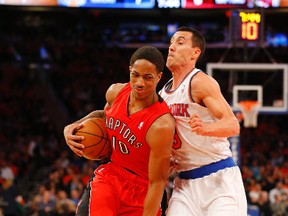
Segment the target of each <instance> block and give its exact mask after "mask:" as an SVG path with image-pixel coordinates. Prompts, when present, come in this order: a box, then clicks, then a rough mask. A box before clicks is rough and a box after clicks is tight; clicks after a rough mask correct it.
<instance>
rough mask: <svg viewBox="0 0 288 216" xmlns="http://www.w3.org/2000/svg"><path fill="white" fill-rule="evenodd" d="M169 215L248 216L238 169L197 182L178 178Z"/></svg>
mask: <svg viewBox="0 0 288 216" xmlns="http://www.w3.org/2000/svg"><path fill="white" fill-rule="evenodd" d="M167 216H247V199H246V194H245V189H244V185H243V181H242V177H241V173H240V170H239V167H237V166H234V167H229V168H225V169H222V170H219V171H217V172H216V173H212V174H210V175H207V176H204V177H202V178H196V179H188V180H187V179H180V178H179V177H176V178H175V180H174V188H173V193H172V196H171V198H170V200H169V205H168V209H167Z"/></svg>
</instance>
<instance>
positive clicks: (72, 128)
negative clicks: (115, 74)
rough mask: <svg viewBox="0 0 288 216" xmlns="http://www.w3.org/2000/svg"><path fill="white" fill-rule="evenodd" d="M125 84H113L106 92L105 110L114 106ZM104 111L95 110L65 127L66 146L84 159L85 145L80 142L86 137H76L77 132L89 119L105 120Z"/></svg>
mask: <svg viewBox="0 0 288 216" xmlns="http://www.w3.org/2000/svg"><path fill="white" fill-rule="evenodd" d="M124 85H125V84H120V83H117V84H112V85H111V86H110V87H109V88H108V90H107V92H106V105H105V107H104V110H105V109H106V108H109V107H111V106H112V104H113V102H114V100H115V98H116V96H117V94H118V92H119V91H120V90H121V89H122V88H123V87H124ZM104 110H95V111H92V112H91V113H89V114H88V115H86V116H84V117H83V118H81V119H79V120H77V121H75V122H73V123H71V124H68V125H66V126H65V127H64V130H63V134H64V138H65V141H66V144H67V145H68V146H69V148H70V149H71V150H72V151H73V152H74V153H75V154H77V155H78V156H80V157H82V153H83V152H82V149H83V148H84V145H82V144H81V143H80V142H81V141H82V140H84V136H78V135H75V132H76V131H77V130H79V129H80V128H81V127H83V124H82V122H83V121H84V120H86V119H89V118H105V112H104Z"/></svg>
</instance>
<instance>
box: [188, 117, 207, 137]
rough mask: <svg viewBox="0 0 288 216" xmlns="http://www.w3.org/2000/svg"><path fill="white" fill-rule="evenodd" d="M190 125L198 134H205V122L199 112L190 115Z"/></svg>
mask: <svg viewBox="0 0 288 216" xmlns="http://www.w3.org/2000/svg"><path fill="white" fill-rule="evenodd" d="M189 123H190V126H191V128H192V132H194V133H196V134H198V135H204V134H205V130H204V129H205V127H204V122H203V120H202V119H201V117H200V116H199V115H198V114H196V113H195V114H193V115H192V116H191V117H190V121H189Z"/></svg>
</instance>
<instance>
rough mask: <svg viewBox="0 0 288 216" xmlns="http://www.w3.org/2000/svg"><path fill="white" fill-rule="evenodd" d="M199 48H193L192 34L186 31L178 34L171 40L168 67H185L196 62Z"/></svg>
mask: <svg viewBox="0 0 288 216" xmlns="http://www.w3.org/2000/svg"><path fill="white" fill-rule="evenodd" d="M196 49H198V50H199V48H198V47H193V44H192V33H191V32H186V31H178V32H176V33H175V34H174V35H173V37H172V38H171V40H170V46H169V52H168V57H167V62H166V66H167V67H168V68H173V67H174V66H182V65H183V66H185V65H187V64H192V63H193V62H195V57H196V56H195V51H196Z"/></svg>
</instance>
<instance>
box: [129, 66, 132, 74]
mask: <svg viewBox="0 0 288 216" xmlns="http://www.w3.org/2000/svg"><path fill="white" fill-rule="evenodd" d="M131 71H132V67H131V65H130V66H129V72H130V73H131Z"/></svg>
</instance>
